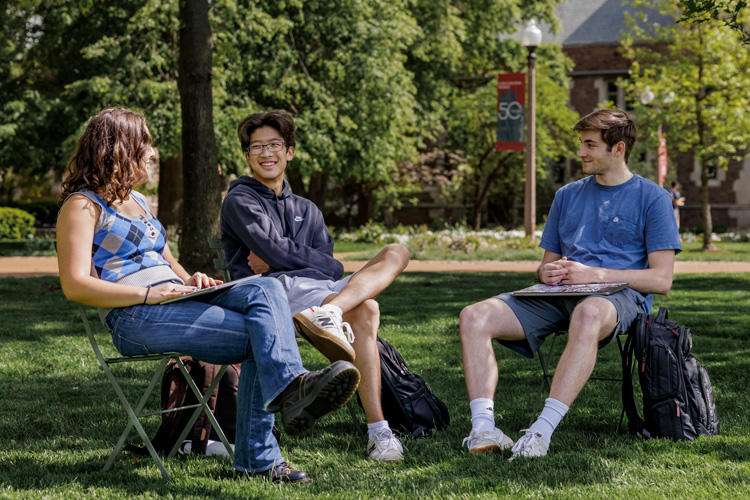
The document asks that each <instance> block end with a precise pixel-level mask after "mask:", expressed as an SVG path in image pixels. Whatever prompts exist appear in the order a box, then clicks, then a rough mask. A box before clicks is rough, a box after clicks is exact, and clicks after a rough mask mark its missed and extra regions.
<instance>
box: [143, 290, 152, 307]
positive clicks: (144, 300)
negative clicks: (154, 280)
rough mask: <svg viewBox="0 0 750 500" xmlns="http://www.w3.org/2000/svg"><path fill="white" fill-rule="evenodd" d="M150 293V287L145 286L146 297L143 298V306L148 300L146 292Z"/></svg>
mask: <svg viewBox="0 0 750 500" xmlns="http://www.w3.org/2000/svg"><path fill="white" fill-rule="evenodd" d="M150 291H151V287H150V286H147V287H146V296H145V297H143V303H144V304H145V303H146V301H147V300H148V292H150Z"/></svg>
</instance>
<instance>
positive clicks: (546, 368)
mask: <svg viewBox="0 0 750 500" xmlns="http://www.w3.org/2000/svg"><path fill="white" fill-rule="evenodd" d="M566 333H567V332H565V331H559V332H555V333H554V334H553V335H552V341H551V342H550V346H549V350H548V351H547V354H546V356H545V355H543V354H542V349H541V348H540V349H538V350H537V357H538V358H539V363H540V364H541V366H542V379H541V381H540V383H539V393H538V394H537V396H536V401H535V402H534V410H533V412H532V413H531V420H530V421H529V426H531V424H533V423H534V421H535V420H536V418H537V409H538V408H539V403H541V401H542V394H543V393H544V386H545V385H546V386H547V390H550V389H551V385H550V381H551V380H552V377H553V376H554V374H555V372H554V370H550V362H551V361H552V355H553V353H554V349H555V341H556V340H557V337H558V336H561V335H565V334H566ZM623 335H625V336H627V332H625V333H621V334H619V335H617V337H616V338H617V347H618V349H619V351H620V359H621V360H622V361H623V362H624V361H625V360H624V357H625V356H626V354H625V351H624V350H623V344H622V340H620V337H622V336H623ZM632 375H633V374H632V373H631V376H632ZM589 380H603V381H606V382H620V383H622V372H620V376H619V377H604V376H591V377H589ZM621 404H622V403H621ZM624 417H625V407H624V406H622V408H621V409H620V419H619V421H618V422H617V432H618V433H619V432H620V429H621V428H622V422H623V419H624Z"/></svg>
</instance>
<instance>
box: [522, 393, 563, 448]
mask: <svg viewBox="0 0 750 500" xmlns="http://www.w3.org/2000/svg"><path fill="white" fill-rule="evenodd" d="M569 409H570V408H568V407H567V406H566V405H565V404H564V403H561V402H560V401H558V400H556V399H553V398H547V399H546V400H545V401H544V409H543V410H542V413H541V415H539V418H537V419H536V422H534V423H533V424H531V427H529V429H531V430H532V431H536V432H538V433H539V434H541V435H542V437H544V440H545V441H546V442H547V444H549V443H550V441H551V440H552V433H553V432H555V428H556V427H557V424H559V423H560V421H561V420H562V418H563V417H564V416H565V414H566V413H567V412H568V410H569Z"/></svg>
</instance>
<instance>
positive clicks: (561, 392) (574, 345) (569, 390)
mask: <svg viewBox="0 0 750 500" xmlns="http://www.w3.org/2000/svg"><path fill="white" fill-rule="evenodd" d="M616 325H617V310H615V306H613V305H612V303H611V302H610V301H608V300H607V299H603V298H601V297H591V298H590V299H587V300H584V301H583V302H581V303H580V304H578V305H577V306H576V308H575V309H574V310H573V314H572V315H571V317H570V325H569V326H568V344H567V345H566V346H565V350H564V351H563V353H562V355H561V356H560V361H558V362H557V368H555V375H554V377H552V386H551V388H550V392H549V395H550V397H551V398H554V399H556V400H558V401H560V402H562V403H565V404H566V405H567V406H570V405H572V404H573V401H575V399H576V397H578V394H579V393H580V392H581V389H583V386H584V385H586V381H588V379H589V377H590V376H591V373H592V372H593V371H594V365H595V364H596V353H597V351H598V345H599V341H600V340H603V339H605V338H607V337H608V336H609V335H611V334H612V331H613V330H614V329H615V326H616Z"/></svg>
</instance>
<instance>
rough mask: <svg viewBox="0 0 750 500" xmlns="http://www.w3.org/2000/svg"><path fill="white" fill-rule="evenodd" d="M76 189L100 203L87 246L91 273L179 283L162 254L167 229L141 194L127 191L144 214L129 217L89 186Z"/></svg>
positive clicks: (128, 281) (134, 281)
mask: <svg viewBox="0 0 750 500" xmlns="http://www.w3.org/2000/svg"><path fill="white" fill-rule="evenodd" d="M78 193H79V194H82V195H84V196H86V197H87V198H88V199H90V200H91V201H93V202H94V203H96V204H97V205H99V206H100V207H101V214H100V215H99V220H98V221H97V223H96V227H95V229H94V242H93V246H92V248H91V256H92V263H91V266H92V276H97V277H98V278H101V279H103V280H106V281H111V282H114V283H121V284H125V285H132V286H150V285H155V284H157V283H163V282H166V281H176V282H178V283H182V280H181V279H180V278H179V277H178V276H177V275H176V274H175V273H174V271H172V267H171V266H170V265H169V263H168V262H167V261H166V259H164V256H163V255H162V252H163V251H164V246H165V245H166V244H167V233H166V231H165V230H164V227H163V226H162V225H161V223H160V222H159V220H158V219H156V217H154V215H153V214H152V213H151V210H149V208H148V203H147V202H146V199H145V197H144V196H143V195H142V194H140V193H137V192H135V191H131V193H130V194H131V196H132V197H133V199H135V201H136V202H137V203H138V205H140V206H141V208H143V210H144V211H145V212H146V214H148V215H147V216H146V215H140V216H137V217H131V216H129V215H127V214H124V213H122V212H120V211H119V210H117V209H115V208H113V207H111V206H109V205H107V203H106V202H105V201H104V200H102V199H101V198H99V196H97V195H96V193H94V192H93V191H91V190H89V189H84V190H82V191H78Z"/></svg>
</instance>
